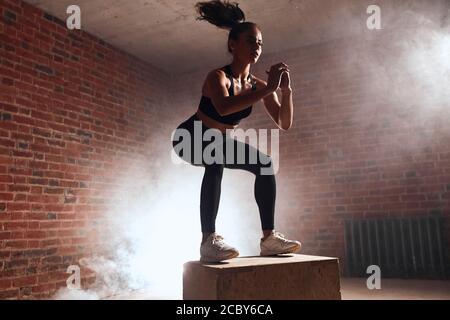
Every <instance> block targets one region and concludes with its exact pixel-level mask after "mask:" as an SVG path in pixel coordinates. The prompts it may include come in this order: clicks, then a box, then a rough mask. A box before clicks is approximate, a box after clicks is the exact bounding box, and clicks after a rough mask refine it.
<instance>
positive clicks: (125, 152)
mask: <svg viewBox="0 0 450 320" xmlns="http://www.w3.org/2000/svg"><path fill="white" fill-rule="evenodd" d="M169 79H170V77H169V76H168V75H167V74H165V73H163V72H161V70H159V69H158V68H155V67H152V66H150V65H149V64H147V63H144V62H142V61H140V60H138V59H137V58H135V57H133V56H130V55H128V54H126V53H124V52H122V51H120V50H117V49H115V48H114V47H112V46H110V45H109V44H107V43H105V42H104V41H102V40H101V39H98V38H96V37H94V36H92V35H90V34H88V33H86V32H84V31H80V30H74V31H70V30H68V29H67V28H66V27H65V23H64V22H62V21H60V20H58V19H56V18H54V17H52V16H51V15H48V14H46V13H44V12H42V11H41V10H39V9H37V8H35V7H33V6H30V5H28V4H27V3H24V2H21V1H16V0H14V1H12V0H11V1H9V0H6V1H5V0H1V1H0V299H10V298H20V299H27V298H46V297H50V296H51V295H52V294H53V293H55V291H56V290H57V289H58V288H60V287H62V286H65V285H66V283H65V282H66V279H67V278H68V274H67V273H66V270H67V267H68V266H69V265H71V264H78V261H79V259H80V258H81V257H83V256H85V255H89V254H92V253H95V252H98V251H99V250H100V249H99V248H102V247H103V246H102V244H103V243H105V242H107V240H108V239H107V232H106V231H107V230H105V229H107V227H102V226H105V225H107V224H104V223H102V221H104V218H105V217H104V214H105V211H106V210H105V204H106V203H108V202H111V201H113V199H112V195H111V194H110V193H108V189H110V188H112V187H114V185H113V183H114V178H115V177H117V176H120V175H121V174H125V172H126V171H125V170H126V168H127V165H128V164H129V163H130V161H127V159H133V160H136V159H142V161H145V159H148V158H149V157H150V154H151V152H153V151H155V150H157V149H156V147H154V145H153V143H154V142H157V141H156V139H153V138H152V137H153V133H154V132H156V131H158V130H159V131H164V129H165V128H170V127H172V126H173V125H172V126H170V125H165V121H167V120H166V119H167V118H168V117H167V114H166V110H167V108H166V106H167V101H166V99H167V93H166V92H165V91H164V90H165V88H166V84H167V83H168V82H169ZM166 135H167V136H168V135H169V133H167V134H166ZM142 170H143V171H145V168H143V169H142ZM147 170H151V166H149V167H148V168H147ZM143 174H145V172H143ZM82 276H83V280H82V281H83V283H85V284H87V285H88V284H89V283H92V281H93V275H92V273H89V271H87V272H85V271H84V270H83V269H82Z"/></svg>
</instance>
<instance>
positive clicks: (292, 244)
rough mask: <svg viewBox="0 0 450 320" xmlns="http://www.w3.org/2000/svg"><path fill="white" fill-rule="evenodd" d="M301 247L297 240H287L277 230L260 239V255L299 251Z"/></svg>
mask: <svg viewBox="0 0 450 320" xmlns="http://www.w3.org/2000/svg"><path fill="white" fill-rule="evenodd" d="M301 247H302V244H301V243H300V242H299V241H295V240H288V239H286V237H285V236H284V235H283V234H281V233H279V232H277V231H272V233H271V234H270V235H269V236H268V237H267V238H266V239H265V240H264V241H263V240H262V239H261V242H260V248H261V256H272V255H277V254H283V253H294V252H297V251H299V250H300V248H301Z"/></svg>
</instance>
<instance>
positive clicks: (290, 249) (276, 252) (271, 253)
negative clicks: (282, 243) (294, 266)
mask: <svg viewBox="0 0 450 320" xmlns="http://www.w3.org/2000/svg"><path fill="white" fill-rule="evenodd" d="M301 248H302V245H296V246H295V247H292V248H289V249H287V250H285V251H269V252H261V253H260V256H263V257H265V256H276V255H279V254H286V253H295V252H297V251H299V250H300V249H301Z"/></svg>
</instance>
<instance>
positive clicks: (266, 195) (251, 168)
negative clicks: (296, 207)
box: [224, 136, 277, 234]
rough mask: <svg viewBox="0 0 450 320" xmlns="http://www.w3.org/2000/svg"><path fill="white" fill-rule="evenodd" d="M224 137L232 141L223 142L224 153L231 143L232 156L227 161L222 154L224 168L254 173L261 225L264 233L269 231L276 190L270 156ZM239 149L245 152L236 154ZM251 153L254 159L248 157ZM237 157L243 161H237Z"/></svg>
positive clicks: (273, 216)
mask: <svg viewBox="0 0 450 320" xmlns="http://www.w3.org/2000/svg"><path fill="white" fill-rule="evenodd" d="M226 139H232V140H233V141H231V142H230V140H229V141H228V144H227V143H225V148H224V152H225V153H226V147H227V146H230V145H233V148H234V158H233V159H232V161H228V160H231V159H227V158H226V155H225V154H224V165H225V168H228V169H241V170H245V171H248V172H251V173H253V174H254V175H255V184H254V197H255V200H256V203H257V205H258V209H259V215H260V220H261V227H262V229H263V230H264V233H265V234H266V233H270V231H271V230H273V229H274V228H275V223H274V220H275V200H276V191H277V188H276V179H275V173H274V170H273V163H272V158H271V157H270V156H269V155H267V154H265V153H263V152H261V151H260V150H258V149H256V148H254V147H253V146H251V145H249V144H248V143H244V142H241V141H239V140H236V139H233V138H231V137H229V136H227V138H226ZM241 151H243V152H245V153H244V154H238V152H241ZM251 153H253V155H256V157H255V158H256V159H255V158H251V157H250V154H251ZM238 159H239V160H244V161H239V162H238V161H237V160H238ZM250 160H256V161H250ZM241 162H243V163H241ZM252 162H254V163H252Z"/></svg>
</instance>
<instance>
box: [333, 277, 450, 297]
mask: <svg viewBox="0 0 450 320" xmlns="http://www.w3.org/2000/svg"><path fill="white" fill-rule="evenodd" d="M341 295H342V299H343V300H355V299H357V300H450V281H439V280H404V279H382V280H381V289H379V290H377V289H374V290H369V289H367V285H366V279H363V278H343V279H341Z"/></svg>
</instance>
